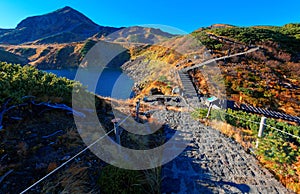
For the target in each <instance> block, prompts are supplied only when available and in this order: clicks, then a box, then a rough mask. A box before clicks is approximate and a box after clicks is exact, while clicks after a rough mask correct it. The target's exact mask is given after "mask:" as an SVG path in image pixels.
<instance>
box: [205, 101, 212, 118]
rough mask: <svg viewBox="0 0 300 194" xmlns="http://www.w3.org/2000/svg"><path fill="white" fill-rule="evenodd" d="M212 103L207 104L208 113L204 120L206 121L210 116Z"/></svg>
mask: <svg viewBox="0 0 300 194" xmlns="http://www.w3.org/2000/svg"><path fill="white" fill-rule="evenodd" d="M212 106H213V105H212V103H211V102H210V103H209V107H208V111H207V115H206V118H207V119H208V117H209V115H210V112H211V109H212Z"/></svg>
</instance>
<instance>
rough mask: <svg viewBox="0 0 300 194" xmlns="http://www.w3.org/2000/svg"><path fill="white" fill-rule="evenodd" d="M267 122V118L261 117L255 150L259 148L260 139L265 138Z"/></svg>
mask: <svg viewBox="0 0 300 194" xmlns="http://www.w3.org/2000/svg"><path fill="white" fill-rule="evenodd" d="M266 120H267V118H266V117H264V116H263V117H261V120H260V125H259V130H258V135H257V140H256V146H255V148H258V144H259V139H260V138H262V137H263V133H264V129H265V128H266Z"/></svg>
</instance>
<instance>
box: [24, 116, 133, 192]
mask: <svg viewBox="0 0 300 194" xmlns="http://www.w3.org/2000/svg"><path fill="white" fill-rule="evenodd" d="M130 116H131V115H128V116H127V117H126V118H125V119H124V120H123V121H121V122H120V124H122V123H123V122H125V120H127V119H128V118H129V117H130ZM120 124H119V125H120ZM113 131H114V129H112V130H110V131H109V132H107V133H106V134H105V135H103V136H102V137H100V138H99V139H97V140H96V141H94V142H93V143H92V144H90V145H89V146H87V147H86V148H84V149H83V150H81V151H80V152H79V153H78V154H76V155H74V156H73V157H72V158H70V159H69V160H68V161H66V162H64V163H63V164H61V165H60V166H59V167H57V168H56V169H54V170H53V171H51V172H50V173H48V174H47V175H45V176H44V177H43V178H41V179H40V180H38V181H37V182H35V183H34V184H32V185H31V186H30V187H28V188H27V189H25V190H24V191H22V192H21V193H20V194H24V193H26V192H27V191H29V190H30V189H32V188H33V187H35V186H36V185H38V184H39V183H40V182H42V181H43V180H45V179H46V178H48V177H49V176H51V175H52V174H53V173H55V172H56V171H58V170H59V169H61V168H62V167H64V166H65V165H66V164H68V163H69V162H71V161H72V160H74V159H75V158H76V157H78V156H79V155H81V154H82V153H83V152H85V151H86V150H88V149H89V148H91V147H92V146H94V145H95V144H96V143H98V142H99V141H100V140H102V139H103V138H104V137H106V136H108V134H110V133H111V132H113Z"/></svg>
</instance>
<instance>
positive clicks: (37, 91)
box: [0, 62, 85, 104]
mask: <svg viewBox="0 0 300 194" xmlns="http://www.w3.org/2000/svg"><path fill="white" fill-rule="evenodd" d="M73 88H74V89H76V91H78V92H79V91H85V88H83V87H82V85H81V84H80V83H79V82H75V81H72V80H68V79H67V78H60V77H57V76H56V75H55V74H53V73H46V72H43V71H40V70H38V69H36V68H34V67H32V66H24V67H21V66H20V65H13V64H8V63H4V62H2V63H1V62H0V91H1V93H0V104H2V103H3V102H4V101H5V100H7V99H12V100H11V102H10V103H12V104H16V103H20V102H22V97H24V96H35V97H36V98H40V99H45V100H46V101H48V100H49V97H61V98H62V102H63V103H67V104H70V103H71V98H72V90H73Z"/></svg>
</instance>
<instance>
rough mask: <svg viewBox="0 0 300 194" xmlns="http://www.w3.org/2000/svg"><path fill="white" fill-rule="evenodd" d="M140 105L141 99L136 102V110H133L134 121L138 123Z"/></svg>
mask: <svg viewBox="0 0 300 194" xmlns="http://www.w3.org/2000/svg"><path fill="white" fill-rule="evenodd" d="M140 103H141V99H140V98H139V99H138V101H137V102H136V108H135V112H136V115H135V120H136V121H139V112H140Z"/></svg>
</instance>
